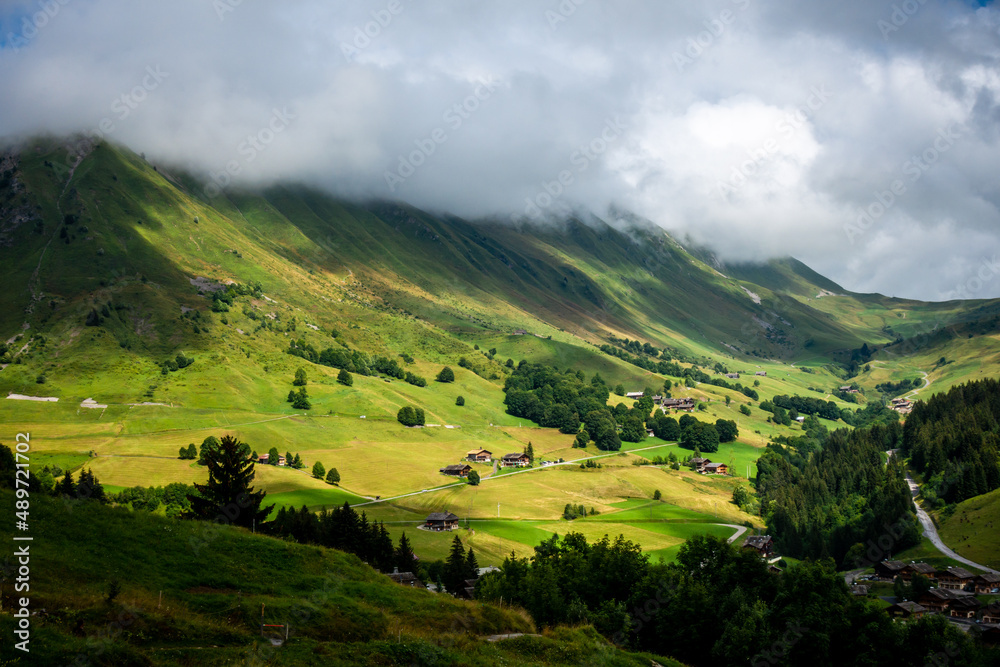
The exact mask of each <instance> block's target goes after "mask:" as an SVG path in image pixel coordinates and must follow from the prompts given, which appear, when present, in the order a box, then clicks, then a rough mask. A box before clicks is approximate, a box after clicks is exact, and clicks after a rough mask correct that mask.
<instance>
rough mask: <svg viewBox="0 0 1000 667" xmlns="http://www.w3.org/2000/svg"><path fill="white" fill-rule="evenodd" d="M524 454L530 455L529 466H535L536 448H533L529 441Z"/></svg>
mask: <svg viewBox="0 0 1000 667" xmlns="http://www.w3.org/2000/svg"><path fill="white" fill-rule="evenodd" d="M524 453H525V454H527V455H528V465H532V466H533V465H535V448H534V447H532V446H531V441H530V440H529V441H528V446H527V447H525V449H524Z"/></svg>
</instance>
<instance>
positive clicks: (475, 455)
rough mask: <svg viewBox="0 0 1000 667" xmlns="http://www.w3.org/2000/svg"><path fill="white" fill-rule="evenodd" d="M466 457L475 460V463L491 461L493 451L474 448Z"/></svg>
mask: <svg viewBox="0 0 1000 667" xmlns="http://www.w3.org/2000/svg"><path fill="white" fill-rule="evenodd" d="M465 458H467V459H468V460H470V461H473V462H474V463H489V462H490V461H492V460H493V452H490V451H487V450H485V449H473V450H472V451H471V452H469V453H468V454H466V455H465Z"/></svg>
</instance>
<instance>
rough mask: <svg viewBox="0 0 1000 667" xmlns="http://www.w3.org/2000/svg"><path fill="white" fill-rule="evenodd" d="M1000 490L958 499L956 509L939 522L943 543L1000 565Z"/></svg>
mask: <svg viewBox="0 0 1000 667" xmlns="http://www.w3.org/2000/svg"><path fill="white" fill-rule="evenodd" d="M998 526H1000V490H997V491H992V492H990V493H987V494H984V495H981V496H976V497H975V498H969V499H968V500H966V501H964V502H962V503H959V504H958V506H957V507H956V508H955V513H954V514H953V515H952V516H951V517H949V518H948V519H946V520H944V521H942V522H940V529H939V532H940V534H941V539H942V540H944V543H945V544H947V545H948V546H949V547H951V548H952V549H953V550H954V551H955V552H956V553H958V554H960V555H961V556H964V557H965V558H968V559H970V560H972V561H975V562H977V563H982V564H983V565H988V566H989V567H992V568H994V569H996V568H1000V528H998Z"/></svg>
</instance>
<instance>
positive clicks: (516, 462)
mask: <svg viewBox="0 0 1000 667" xmlns="http://www.w3.org/2000/svg"><path fill="white" fill-rule="evenodd" d="M529 465H531V460H530V459H529V458H528V455H527V454H525V453H524V452H521V453H519V454H517V453H515V454H504V455H503V456H502V457H501V458H500V466H501V467H503V468H527V467H528V466H529Z"/></svg>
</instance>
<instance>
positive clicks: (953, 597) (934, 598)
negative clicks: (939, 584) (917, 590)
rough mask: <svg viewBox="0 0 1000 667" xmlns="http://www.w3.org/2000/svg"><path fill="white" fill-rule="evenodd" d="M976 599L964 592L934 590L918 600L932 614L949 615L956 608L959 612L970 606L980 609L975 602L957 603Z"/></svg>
mask: <svg viewBox="0 0 1000 667" xmlns="http://www.w3.org/2000/svg"><path fill="white" fill-rule="evenodd" d="M969 599H973V600H975V598H974V597H973V595H972V594H971V593H964V592H962V591H956V590H952V589H950V588H932V589H930V590H929V591H927V592H926V593H924V594H923V595H921V596H920V599H919V600H917V602H919V603H920V604H922V605H923V606H924V607H926V608H927V610H928V611H930V612H935V613H940V614H947V613H948V610H949V609H951V608H952V606H954V607H955V608H956V609H958V610H962V609H965V608H967V607H968V606H969V605H970V604H974V605H976V608H977V609H978V608H979V607H978V605H979V602H978V601H975V602H973V603H969V602H957V601H958V600H969Z"/></svg>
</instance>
